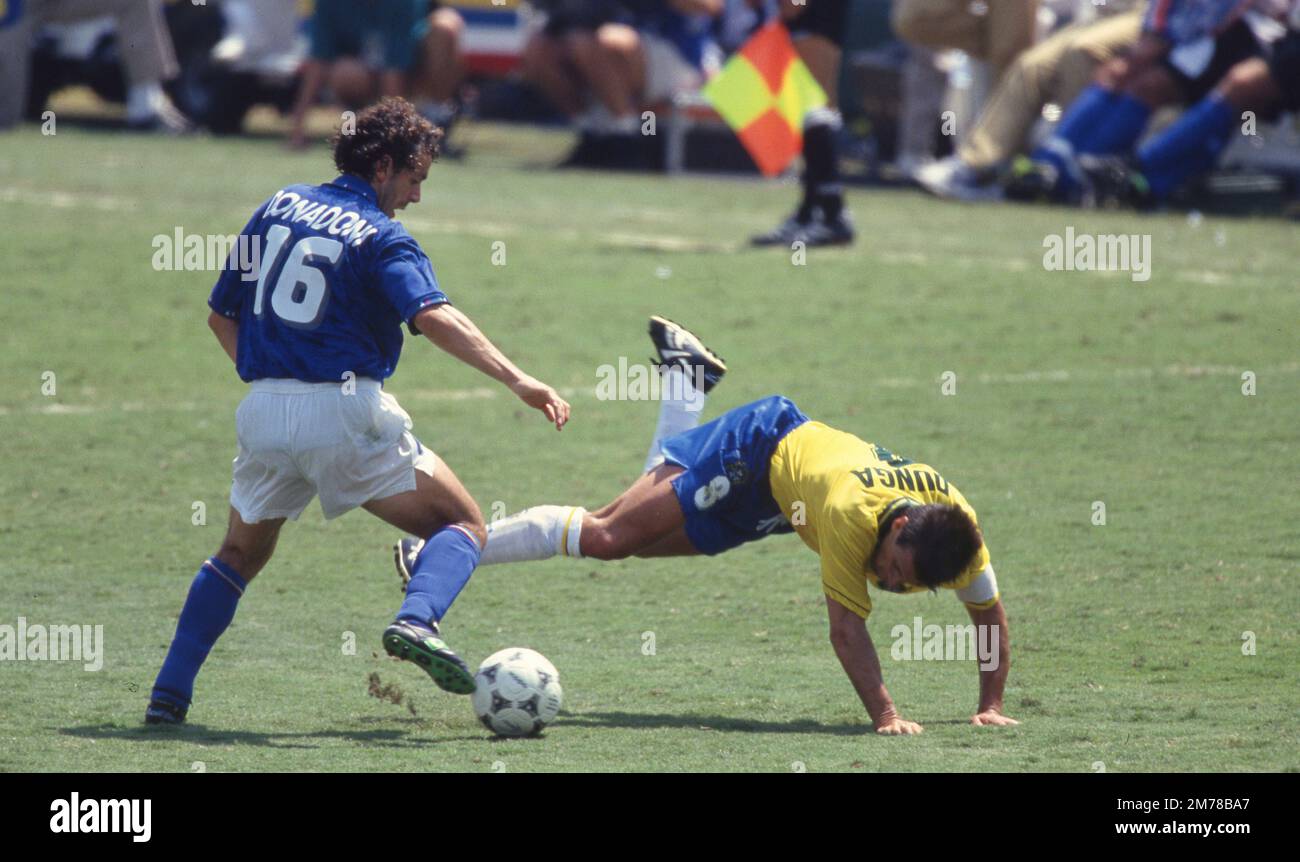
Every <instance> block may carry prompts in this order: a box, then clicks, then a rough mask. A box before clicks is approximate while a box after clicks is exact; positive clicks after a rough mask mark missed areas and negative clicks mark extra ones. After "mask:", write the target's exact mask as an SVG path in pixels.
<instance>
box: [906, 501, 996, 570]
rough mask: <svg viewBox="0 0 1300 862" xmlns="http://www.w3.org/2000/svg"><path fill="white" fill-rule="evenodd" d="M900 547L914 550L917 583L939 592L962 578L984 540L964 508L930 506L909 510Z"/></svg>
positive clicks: (941, 505)
mask: <svg viewBox="0 0 1300 862" xmlns="http://www.w3.org/2000/svg"><path fill="white" fill-rule="evenodd" d="M898 544H900V545H902V546H903V547H906V548H911V549H912V559H913V560H914V561H915V565H916V579H917V580H918V581H920V582H921V583H922V584H924V585H925V586H927V587H929V588H930V589H935V588H936V587H941V586H943V585H944V584H947V583H951V582H953V581H955V580H957V578H958V577H960V576H961V573H962V572H963V571H965V570H966V567H967V566H969V565H970V562H971V560H973V559H975V554H976V553H978V552H979V549H980V547H981V546H982V545H983V544H984V539H983V538H981V536H980V531H979V527H977V526H975V522H974V521H973V520H972V519H971V517H970V515H967V514H966V512H965V510H963V509H962V508H961V507H960V506H949V505H946V504H944V503H928V504H926V505H924V506H913V507H911V508H910V509H908V510H907V523H906V524H904V525H903V527H902V529H901V531H900V532H899V534H898Z"/></svg>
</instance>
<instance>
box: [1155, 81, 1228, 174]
mask: <svg viewBox="0 0 1300 862" xmlns="http://www.w3.org/2000/svg"><path fill="white" fill-rule="evenodd" d="M1235 125H1236V112H1235V110H1234V109H1233V107H1232V106H1231V105H1229V104H1228V103H1227V102H1225V101H1224V100H1223V99H1221V98H1219V97H1218V96H1216V95H1213V94H1212V95H1210V96H1207V97H1206V98H1204V99H1202V100H1201V101H1199V102H1197V103H1196V104H1195V105H1192V107H1190V108H1188V109H1187V110H1186V111H1185V112H1184V113H1183V115H1182V116H1181V117H1179V118H1178V119H1177V120H1176V121H1175V122H1174V123H1173V125H1171V126H1169V128H1167V129H1165V130H1164V131H1163V132H1161V133H1160V134H1158V135H1156V136H1155V137H1154V138H1152V139H1151V140H1150V141H1148V142H1147V143H1146V144H1145V145H1144V146H1143V147H1142V149H1140V150H1138V166H1139V168H1140V169H1141V171H1142V173H1143V174H1144V175H1145V176H1146V179H1147V183H1148V184H1149V185H1150V186H1151V193H1152V194H1153V195H1155V196H1156V197H1157V198H1165V197H1167V196H1168V195H1169V193H1170V192H1172V191H1173V190H1174V189H1176V188H1178V187H1179V186H1180V185H1182V184H1183V183H1184V182H1185V181H1186V180H1188V179H1189V178H1191V177H1193V176H1196V175H1197V174H1202V173H1204V172H1206V171H1208V170H1210V168H1212V167H1214V165H1215V163H1216V162H1217V161H1218V160H1219V156H1220V155H1221V154H1222V153H1223V150H1224V148H1225V147H1226V146H1227V145H1228V139H1229V138H1230V137H1232V130H1233V128H1234V127H1235Z"/></svg>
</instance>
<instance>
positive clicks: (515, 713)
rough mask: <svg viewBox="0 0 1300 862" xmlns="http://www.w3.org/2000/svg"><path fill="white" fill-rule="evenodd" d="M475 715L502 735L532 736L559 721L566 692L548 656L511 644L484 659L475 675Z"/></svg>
mask: <svg viewBox="0 0 1300 862" xmlns="http://www.w3.org/2000/svg"><path fill="white" fill-rule="evenodd" d="M474 683H475V688H474V696H473V697H472V698H471V700H472V702H473V704H474V714H475V715H477V716H478V720H479V721H481V722H483V724H484V726H486V727H487V729H488V730H490V731H492V732H493V733H497V734H500V735H501V736H529V735H531V734H535V733H540V732H541V730H542V728H543V727H545V726H546V725H548V724H550V723H551V722H552V721H554V720H555V716H556V715H557V714H558V713H559V711H560V701H561V699H562V698H563V696H564V691H563V690H562V689H561V688H560V672H559V671H558V670H556V669H555V665H553V664H551V663H550V661H548V660H547V658H546V656H544V655H542V654H541V653H539V652H537V651H536V650H531V649H526V648H524V647H510V648H509V649H503V650H501V651H500V652H495V653H493V654H492V655H490V656H488V657H487V658H485V659H483V663H482V664H481V665H479V666H478V673H477V674H475V675H474Z"/></svg>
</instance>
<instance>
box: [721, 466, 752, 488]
mask: <svg viewBox="0 0 1300 862" xmlns="http://www.w3.org/2000/svg"><path fill="white" fill-rule="evenodd" d="M726 470H727V479H729V480H730V481H731V484H733V485H744V484H746V483H747V482H749V467H748V466H747V465H746V464H745V462H744V461H729V462H727V464H726Z"/></svg>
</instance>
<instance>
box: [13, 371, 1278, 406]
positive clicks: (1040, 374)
mask: <svg viewBox="0 0 1300 862" xmlns="http://www.w3.org/2000/svg"><path fill="white" fill-rule="evenodd" d="M1244 370H1246V369H1245V367H1244V366H1242V367H1238V366H1231V365H1188V364H1184V363H1178V364H1174V365H1164V366H1161V367H1159V368H1155V367H1137V368H1112V369H1110V370H1109V371H1106V372H1101V373H1098V372H1091V371H1070V370H1067V369H1064V368H1059V369H1054V370H1049V371H1018V372H1012V373H1006V374H987V373H982V374H976V375H974V378H973V379H974V381H975V382H976V383H979V384H982V385H985V386H1004V385H1016V384H1034V383H1068V382H1071V381H1075V382H1080V383H1083V382H1087V381H1090V380H1092V381H1098V380H1100V381H1106V380H1131V379H1133V378H1135V377H1136V378H1152V377H1174V378H1182V379H1186V380H1196V379H1198V378H1201V377H1211V376H1213V377H1239V376H1240V375H1241V373H1242V372H1243V371H1244ZM1251 370H1252V371H1254V372H1255V373H1256V374H1258V375H1260V376H1263V375H1267V374H1295V373H1297V372H1300V362H1288V363H1286V364H1285V365H1278V366H1274V367H1271V368H1270V367H1260V368H1254V369H1251ZM938 381H939V378H938V377H933V378H931V377H884V378H877V379H874V380H873V381H872V385H875V386H884V387H886V388H889V389H903V388H908V387H919V386H925V387H929V386H933V385H934V384H935V383H937V382H938ZM556 391H557V392H559V393H560V395H562V396H564V397H565V398H568V399H573V398H590V399H595V398H596V385H595V384H594V383H593V384H592V385H591V386H558V387H556ZM397 394H399V395H400V396H401V399H400V400H402V401H435V402H436V401H491V400H494V399H497V398H502V397H504V396H505V395H506V390H505V389H503V388H499V389H494V388H491V387H487V386H475V387H472V388H469V389H403V390H402V391H401V392H400V393H397ZM212 409H213V405H212V403H211V402H207V401H202V402H200V401H168V402H145V401H124V402H122V403H121V404H108V405H106V404H62V403H59V404H36V405H31V406H16V407H5V406H0V416H86V415H90V414H96V413H110V412H117V413H200V412H210V411H211V410H212Z"/></svg>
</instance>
